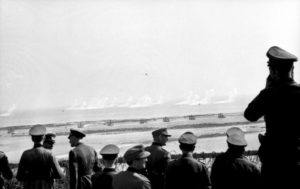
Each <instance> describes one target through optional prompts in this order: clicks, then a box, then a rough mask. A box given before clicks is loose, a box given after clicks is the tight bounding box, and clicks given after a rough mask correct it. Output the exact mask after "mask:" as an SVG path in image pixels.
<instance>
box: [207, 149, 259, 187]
mask: <svg viewBox="0 0 300 189" xmlns="http://www.w3.org/2000/svg"><path fill="white" fill-rule="evenodd" d="M260 179H261V178H260V170H259V169H258V167H257V166H256V165H255V164H254V163H252V162H250V161H249V160H248V159H247V158H246V157H245V156H244V155H243V154H241V153H235V152H234V151H232V150H230V149H228V150H227V151H226V152H225V153H222V154H220V155H219V156H217V157H216V159H215V161H214V163H213V165H212V168H211V184H212V189H227V188H230V189H241V188H243V189H256V188H259V187H260V181H261V180H260Z"/></svg>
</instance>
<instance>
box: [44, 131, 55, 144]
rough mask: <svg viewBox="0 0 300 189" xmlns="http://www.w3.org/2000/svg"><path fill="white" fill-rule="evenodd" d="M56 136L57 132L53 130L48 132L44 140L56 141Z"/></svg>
mask: <svg viewBox="0 0 300 189" xmlns="http://www.w3.org/2000/svg"><path fill="white" fill-rule="evenodd" d="M55 137H56V134H55V133H53V132H49V133H46V134H45V139H44V141H45V142H52V143H55V140H54V139H55Z"/></svg>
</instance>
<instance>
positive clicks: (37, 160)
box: [17, 144, 63, 189]
mask: <svg viewBox="0 0 300 189" xmlns="http://www.w3.org/2000/svg"><path fill="white" fill-rule="evenodd" d="M62 177H63V173H62V170H61V168H60V166H59V164H58V162H57V160H56V158H55V156H53V155H52V153H51V152H50V151H49V150H46V149H45V148H44V147H42V145H41V144H35V146H34V147H33V148H32V149H29V150H26V151H24V152H23V154H22V156H21V160H20V163H19V168H18V172H17V179H18V180H19V181H22V182H24V188H25V189H50V188H52V187H53V179H59V178H62Z"/></svg>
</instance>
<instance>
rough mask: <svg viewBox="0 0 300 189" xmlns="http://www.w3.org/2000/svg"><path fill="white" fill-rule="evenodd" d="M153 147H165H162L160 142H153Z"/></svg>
mask: <svg viewBox="0 0 300 189" xmlns="http://www.w3.org/2000/svg"><path fill="white" fill-rule="evenodd" d="M152 145H154V146H163V145H162V144H161V143H159V142H153V143H152Z"/></svg>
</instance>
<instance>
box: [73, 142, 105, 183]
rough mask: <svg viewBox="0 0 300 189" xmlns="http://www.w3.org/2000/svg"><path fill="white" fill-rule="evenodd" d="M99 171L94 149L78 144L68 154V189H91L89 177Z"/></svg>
mask: <svg viewBox="0 0 300 189" xmlns="http://www.w3.org/2000/svg"><path fill="white" fill-rule="evenodd" d="M99 170H100V168H99V167H98V157H97V152H96V151H95V149H94V148H92V147H90V146H88V145H85V144H83V143H79V144H78V145H77V146H76V147H75V148H73V149H72V150H71V151H70V152H69V171H70V189H91V188H92V181H91V176H92V174H93V172H97V171H99Z"/></svg>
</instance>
